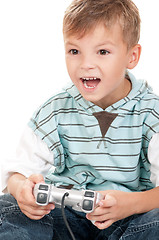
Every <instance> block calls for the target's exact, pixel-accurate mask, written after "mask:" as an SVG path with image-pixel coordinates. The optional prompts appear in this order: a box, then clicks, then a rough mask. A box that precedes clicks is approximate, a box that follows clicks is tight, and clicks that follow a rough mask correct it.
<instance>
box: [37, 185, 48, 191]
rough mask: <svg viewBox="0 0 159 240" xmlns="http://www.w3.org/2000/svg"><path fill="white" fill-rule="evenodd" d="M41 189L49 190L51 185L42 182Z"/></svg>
mask: <svg viewBox="0 0 159 240" xmlns="http://www.w3.org/2000/svg"><path fill="white" fill-rule="evenodd" d="M39 190H43V191H48V190H49V186H48V185H44V184H40V186H39Z"/></svg>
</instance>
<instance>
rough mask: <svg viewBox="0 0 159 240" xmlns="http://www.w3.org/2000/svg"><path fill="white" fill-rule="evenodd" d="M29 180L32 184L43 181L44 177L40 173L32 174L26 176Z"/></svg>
mask: <svg viewBox="0 0 159 240" xmlns="http://www.w3.org/2000/svg"><path fill="white" fill-rule="evenodd" d="M28 179H29V180H30V181H31V182H33V183H34V184H36V183H41V182H42V183H44V182H45V181H44V177H43V175H42V174H32V175H31V176H30V177H29V178H28Z"/></svg>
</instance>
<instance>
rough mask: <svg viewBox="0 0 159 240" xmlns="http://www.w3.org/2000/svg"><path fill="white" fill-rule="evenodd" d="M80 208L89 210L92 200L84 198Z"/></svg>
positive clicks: (91, 207) (91, 206)
mask: <svg viewBox="0 0 159 240" xmlns="http://www.w3.org/2000/svg"><path fill="white" fill-rule="evenodd" d="M82 208H83V210H85V211H91V210H92V209H93V201H92V200H84V201H83V205H82Z"/></svg>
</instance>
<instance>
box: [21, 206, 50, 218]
mask: <svg viewBox="0 0 159 240" xmlns="http://www.w3.org/2000/svg"><path fill="white" fill-rule="evenodd" d="M21 211H22V212H23V213H24V214H25V215H27V216H29V217H31V216H32V217H31V218H33V217H36V218H37V217H39V218H42V217H43V216H45V215H47V214H49V213H50V212H51V209H40V208H39V209H34V208H31V207H28V206H22V207H21Z"/></svg>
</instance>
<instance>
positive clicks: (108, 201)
mask: <svg viewBox="0 0 159 240" xmlns="http://www.w3.org/2000/svg"><path fill="white" fill-rule="evenodd" d="M116 203H117V200H116V198H115V197H113V196H112V195H110V194H107V195H106V196H105V199H104V200H102V201H100V203H99V205H100V206H101V207H112V206H114V205H116Z"/></svg>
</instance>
